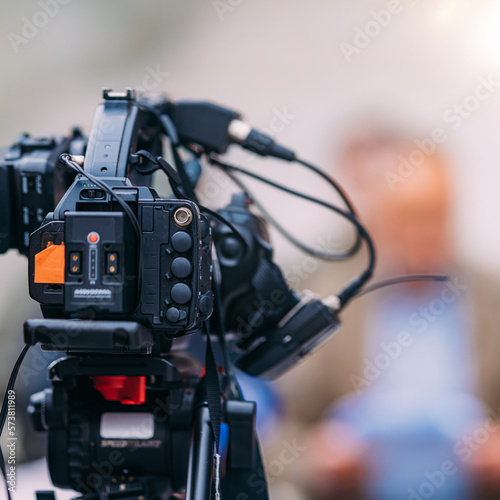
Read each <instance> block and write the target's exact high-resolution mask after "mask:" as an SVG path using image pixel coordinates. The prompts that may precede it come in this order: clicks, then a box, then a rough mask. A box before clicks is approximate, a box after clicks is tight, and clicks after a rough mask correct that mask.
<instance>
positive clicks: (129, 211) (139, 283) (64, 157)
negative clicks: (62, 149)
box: [60, 154, 143, 307]
mask: <svg viewBox="0 0 500 500" xmlns="http://www.w3.org/2000/svg"><path fill="white" fill-rule="evenodd" d="M60 159H61V161H62V162H64V163H66V165H68V166H69V167H71V168H72V169H73V170H76V172H78V173H79V174H81V175H83V176H84V177H86V178H87V179H88V180H89V181H90V182H93V183H94V184H96V185H97V186H99V187H100V188H101V189H103V190H104V191H106V193H108V194H109V195H110V196H111V198H113V199H114V200H115V201H116V202H117V203H118V204H119V205H120V207H121V208H122V209H123V211H124V212H125V213H126V214H127V216H128V217H129V219H130V222H131V223H132V226H133V228H134V231H135V233H136V235H137V240H138V246H139V252H138V253H139V255H138V260H139V269H138V277H137V304H136V306H137V307H138V306H139V304H140V301H141V295H142V276H143V269H142V265H143V262H142V252H143V250H142V231H141V226H140V224H139V221H138V220H137V217H136V215H135V214H134V211H133V210H132V209H131V208H130V207H129V205H128V204H127V203H126V202H125V201H123V200H122V199H121V198H120V197H119V196H118V195H117V194H116V193H115V192H114V191H113V189H111V188H110V187H109V186H108V185H107V184H105V183H104V182H102V181H101V180H99V179H98V178H97V177H95V176H94V175H92V174H89V173H88V172H86V171H85V170H84V169H83V168H82V167H81V166H80V165H78V163H76V162H74V161H73V160H71V157H70V155H68V154H62V155H61V156H60Z"/></svg>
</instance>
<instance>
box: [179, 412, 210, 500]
mask: <svg viewBox="0 0 500 500" xmlns="http://www.w3.org/2000/svg"><path fill="white" fill-rule="evenodd" d="M213 455H214V438H213V433H212V428H211V426H210V416H209V412H208V407H207V406H204V405H202V406H198V408H197V409H196V412H195V416H194V421H193V433H192V436H191V446H190V450H189V468H188V477H187V485H186V499H185V500H210V498H211V496H212V471H213Z"/></svg>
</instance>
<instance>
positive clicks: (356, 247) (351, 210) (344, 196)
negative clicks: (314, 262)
mask: <svg viewBox="0 0 500 500" xmlns="http://www.w3.org/2000/svg"><path fill="white" fill-rule="evenodd" d="M294 161H295V162H296V163H298V164H300V165H302V166H303V167H306V168H307V169H309V170H311V171H312V172H314V173H315V174H316V175H319V176H320V177H321V178H322V179H323V180H325V181H326V182H327V183H328V184H329V185H330V186H332V187H333V189H334V190H335V191H336V192H337V194H338V195H339V196H340V198H341V199H342V201H343V202H344V204H345V206H346V207H347V210H348V212H349V213H351V214H352V215H353V216H354V217H357V216H358V215H357V212H356V210H355V208H354V205H353V203H352V201H351V200H350V198H349V196H348V195H347V193H346V192H345V191H344V189H343V188H342V186H341V185H340V184H339V183H338V182H337V181H335V179H333V178H332V177H330V176H329V175H328V174H327V173H326V172H323V170H321V169H319V168H318V167H316V166H315V165H313V164H311V163H309V162H307V161H305V160H301V159H300V158H295V160H294ZM360 247H361V234H360V233H359V231H356V240H355V242H354V243H353V245H352V247H351V248H349V249H348V250H346V251H345V252H343V254H339V255H344V256H345V257H343V258H341V257H337V259H328V260H343V259H347V258H349V257H352V256H353V255H355V254H356V253H357V252H358V250H359V249H360ZM318 256H320V255H318Z"/></svg>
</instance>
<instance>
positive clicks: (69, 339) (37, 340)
mask: <svg viewBox="0 0 500 500" xmlns="http://www.w3.org/2000/svg"><path fill="white" fill-rule="evenodd" d="M24 341H25V342H26V344H29V345H35V344H41V345H42V349H43V350H45V351H61V352H67V353H68V354H71V353H73V354H86V353H88V354H150V353H151V351H152V348H153V345H154V338H153V334H152V332H151V331H150V330H148V329H147V328H145V327H144V326H142V325H141V324H139V323H136V322H133V321H90V320H67V319H29V320H27V321H26V322H25V323H24Z"/></svg>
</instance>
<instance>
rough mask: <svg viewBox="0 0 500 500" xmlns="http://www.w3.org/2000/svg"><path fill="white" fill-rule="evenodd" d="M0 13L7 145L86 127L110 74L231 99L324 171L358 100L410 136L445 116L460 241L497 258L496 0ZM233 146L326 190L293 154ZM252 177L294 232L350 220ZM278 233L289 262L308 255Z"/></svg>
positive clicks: (5, 7) (86, 5) (19, 271)
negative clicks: (290, 159) (485, 86)
mask: <svg viewBox="0 0 500 500" xmlns="http://www.w3.org/2000/svg"><path fill="white" fill-rule="evenodd" d="M44 12H46V14H44ZM0 14H1V15H0V35H1V37H0V60H1V61H2V77H1V79H0V89H1V92H0V99H1V102H0V110H1V114H0V116H1V118H0V143H1V144H5V145H8V144H9V143H11V142H12V141H13V140H14V139H15V137H16V135H17V134H18V133H19V132H21V131H29V132H31V133H32V134H35V135H37V134H38V135H43V134H54V133H66V132H67V131H68V130H69V128H70V127H71V126H72V125H77V124H78V125H81V126H82V127H83V128H84V129H85V130H87V131H88V127H89V125H90V122H91V118H92V114H93V110H94V107H95V105H96V104H97V103H98V101H99V100H100V88H101V87H103V86H109V87H113V88H115V89H120V88H122V87H124V86H135V87H142V88H145V89H146V90H150V91H152V92H166V93H168V94H169V95H170V96H171V97H172V98H174V99H179V98H184V97H186V98H207V99H211V100H214V101H216V102H219V103H222V104H226V105H228V106H232V107H234V108H235V109H238V110H241V111H242V112H244V114H245V116H246V118H247V119H248V121H249V122H250V123H252V124H253V125H254V126H256V127H260V128H271V129H273V131H274V133H275V135H276V138H277V139H279V141H281V142H283V143H285V144H288V145H291V146H292V147H293V148H295V150H296V151H298V152H299V153H300V155H301V156H302V157H304V158H306V159H308V160H311V161H314V162H315V163H317V164H319V165H321V166H323V167H324V168H326V169H329V170H331V171H334V170H335V161H334V159H335V153H336V148H337V145H338V142H339V139H340V138H341V136H342V133H343V131H344V129H345V127H346V124H347V123H348V122H349V120H351V119H352V118H353V117H355V116H357V115H359V114H362V113H364V112H365V111H367V110H369V111H371V112H375V113H381V114H387V115H389V116H393V117H395V119H397V120H399V121H401V122H402V123H405V124H407V125H408V126H409V127H411V128H412V129H413V130H415V138H416V139H417V138H425V137H429V136H430V133H431V132H432V131H433V130H434V129H435V128H442V129H443V130H444V131H445V133H446V140H445V141H444V148H445V149H447V150H448V151H449V153H450V155H451V157H452V158H453V161H454V163H453V166H454V170H455V181H456V188H457V193H458V196H457V205H456V229H457V231H456V241H457V250H458V252H459V253H460V254H461V255H462V256H463V257H464V258H466V259H468V260H469V261H471V262H475V263H478V264H480V265H481V266H483V267H488V268H489V269H491V270H493V271H494V272H496V273H499V272H500V259H499V258H498V255H499V254H500V232H499V231H497V220H498V215H499V214H500V197H499V196H498V194H497V192H498V187H497V186H498V184H499V182H500V168H499V167H498V164H499V160H498V159H499V158H500V141H499V140H498V138H497V133H498V132H497V131H498V128H499V127H498V124H500V88H498V85H496V86H495V83H492V82H496V81H500V55H499V54H500V34H499V32H500V30H498V24H499V22H500V1H498V0H496V1H484V0H481V1H475V2H472V1H466V0H433V1H432V2H425V1H419V0H401V1H398V0H370V1H363V0H351V1H349V2H346V1H341V0H316V1H308V2H299V1H291V0H288V1H285V0H272V1H264V0H253V1H249V0H215V1H213V0H197V1H194V0H170V1H164V2H159V1H152V0H149V1H141V2H138V1H135V2H134V1H131V0H107V1H105V2H104V1H99V0H87V1H85V2H84V1H78V0H45V1H43V0H40V1H39V2H37V1H24V2H2V3H1V5H0ZM367 33H368V34H367ZM481 78H484V79H487V80H488V81H490V86H491V87H492V88H491V92H490V95H488V96H487V97H485V98H484V100H481V101H480V102H478V105H477V106H476V108H477V109H474V111H473V112H470V113H469V116H467V117H463V119H462V120H461V122H460V124H458V122H457V120H453V119H452V118H453V117H454V116H455V115H456V114H457V113H458V111H456V110H455V108H454V106H455V105H460V104H461V103H463V102H464V101H465V100H467V99H468V98H469V97H470V96H473V94H474V92H475V89H476V87H477V85H478V84H479V82H480V79H481ZM497 79H498V80H497ZM466 104H468V107H469V108H471V109H472V108H475V104H474V100H473V99H472V100H469V101H467V102H466ZM450 109H451V110H452V111H451V114H450ZM464 114H465V112H464ZM231 156H232V158H233V159H235V160H238V161H239V162H241V163H243V164H246V165H248V166H249V168H252V169H255V170H256V171H258V172H261V173H266V175H269V176H271V177H272V178H274V179H278V180H283V181H284V182H286V183H288V184H289V185H291V186H295V187H302V188H303V189H305V190H306V191H308V192H317V191H319V192H321V193H322V194H323V195H324V196H330V195H329V191H328V189H326V188H324V187H323V186H321V185H320V183H318V182H317V181H316V179H315V178H314V177H313V176H311V175H309V174H307V173H305V172H302V170H301V169H300V168H298V167H296V166H291V165H283V164H281V163H280V162H277V161H271V160H263V161H260V160H250V159H249V156H248V155H245V154H241V153H239V152H237V151H236V152H233V153H232V154H231ZM340 180H342V179H340ZM204 186H205V192H204V195H205V196H204V199H207V200H208V201H209V202H210V203H211V204H212V205H214V206H218V205H221V204H222V203H224V202H225V201H227V199H228V194H227V192H226V193H225V191H226V188H227V186H228V182H227V180H226V179H224V178H221V177H220V176H216V175H214V174H213V173H210V172H209V171H207V172H206V174H205V179H204ZM207 186H208V187H207ZM214 186H215V187H214ZM217 186H219V189H217ZM252 186H255V185H254V184H252ZM202 188H203V186H202ZM254 189H255V187H254ZM258 189H259V191H258V192H259V193H261V194H262V195H263V196H264V202H265V204H266V206H267V207H269V208H272V209H273V211H274V213H275V214H276V216H277V217H279V218H280V219H281V220H283V221H284V223H285V225H286V226H287V227H288V228H290V229H291V230H293V231H294V232H295V234H303V236H304V238H309V240H310V241H314V242H317V241H318V238H320V237H321V235H326V234H328V235H336V234H339V235H340V236H339V242H342V241H345V238H346V236H347V235H348V234H350V233H348V232H347V230H346V229H345V228H344V226H341V225H339V223H338V222H337V221H335V219H334V217H332V216H330V215H327V214H326V213H324V212H322V211H321V210H317V209H315V208H314V207H310V206H309V205H307V204H306V203H302V202H296V201H295V200H291V199H289V198H287V197H286V196H284V195H281V194H275V193H274V192H273V191H271V190H269V189H267V188H261V187H258ZM388 189H390V187H389V184H388ZM274 241H275V242H276V244H277V249H278V250H277V257H278V261H279V262H280V263H281V264H282V265H283V266H285V267H286V268H290V266H292V265H293V264H296V263H298V262H299V263H300V261H301V259H303V257H302V256H301V254H300V253H298V252H296V251H295V250H291V249H290V248H289V246H287V245H285V244H284V242H283V241H282V239H281V238H280V237H278V236H276V235H275V236H274ZM25 265H26V263H25V261H24V259H22V258H20V257H18V256H16V255H9V256H7V257H2V258H1V259H0V271H1V272H2V273H3V277H4V280H3V283H4V284H9V283H10V284H11V285H8V286H7V287H5V286H4V287H2V289H1V290H0V308H4V307H5V305H4V304H6V302H5V294H7V293H10V291H9V290H10V289H9V287H11V286H12V287H14V286H17V284H13V283H15V282H16V281H17V282H20V281H23V283H25V279H26V273H25ZM337 265H341V264H337ZM23 287H24V288H25V285H23ZM19 293H21V292H19ZM2 294H3V295H2ZM19 304H21V302H20V303H19ZM22 304H23V307H26V303H22Z"/></svg>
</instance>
